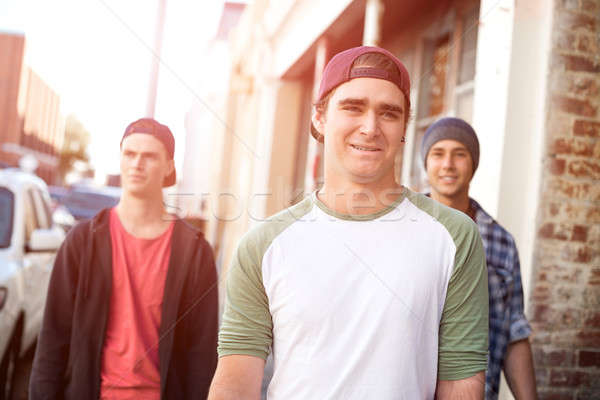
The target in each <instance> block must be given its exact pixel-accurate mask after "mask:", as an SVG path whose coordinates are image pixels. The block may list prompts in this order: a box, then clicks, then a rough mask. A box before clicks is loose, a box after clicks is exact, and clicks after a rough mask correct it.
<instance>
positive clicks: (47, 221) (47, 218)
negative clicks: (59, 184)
mask: <svg viewBox="0 0 600 400" xmlns="http://www.w3.org/2000/svg"><path fill="white" fill-rule="evenodd" d="M29 192H30V193H31V197H32V199H33V204H35V215H36V217H37V221H38V227H39V228H41V229H50V228H51V227H52V214H51V213H50V208H49V207H48V204H47V203H46V201H47V200H45V199H44V198H43V195H42V193H41V192H40V190H39V189H37V188H35V189H29Z"/></svg>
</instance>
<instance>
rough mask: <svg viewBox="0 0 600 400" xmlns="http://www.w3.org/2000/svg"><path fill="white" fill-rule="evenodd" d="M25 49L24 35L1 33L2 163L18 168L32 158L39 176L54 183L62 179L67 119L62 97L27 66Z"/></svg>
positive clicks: (0, 102) (0, 125)
mask: <svg viewBox="0 0 600 400" xmlns="http://www.w3.org/2000/svg"><path fill="white" fill-rule="evenodd" d="M25 47H26V43H25V37H24V36H23V35H22V34H13V33H0V59H2V62H1V63H0V143H1V145H0V161H1V162H3V163H4V164H6V165H9V166H15V167H16V166H18V165H19V159H20V158H21V157H22V156H23V155H25V154H30V155H33V156H35V158H36V159H37V161H38V167H37V169H36V171H35V172H36V174H37V175H39V176H40V177H42V179H44V180H45V181H46V182H47V183H48V184H52V183H55V182H56V181H57V179H59V176H58V172H57V171H58V169H57V168H56V167H57V165H58V156H59V154H60V150H61V148H62V145H63V140H64V130H65V119H64V117H63V116H62V115H61V113H60V98H59V96H58V95H57V94H56V92H55V91H54V90H53V89H52V88H50V87H49V86H48V84H47V83H45V82H44V80H43V79H42V78H41V77H40V76H39V75H38V74H37V73H35V71H33V70H32V69H31V68H30V67H29V66H27V65H26V64H25V63H24V55H25Z"/></svg>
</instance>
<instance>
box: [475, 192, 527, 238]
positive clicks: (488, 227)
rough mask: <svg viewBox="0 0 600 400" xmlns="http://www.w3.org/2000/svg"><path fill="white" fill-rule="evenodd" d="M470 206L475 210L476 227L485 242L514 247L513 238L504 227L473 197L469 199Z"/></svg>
mask: <svg viewBox="0 0 600 400" xmlns="http://www.w3.org/2000/svg"><path fill="white" fill-rule="evenodd" d="M471 206H472V207H473V208H474V210H475V220H476V221H477V228H478V230H479V233H480V234H481V238H482V239H483V241H484V243H485V244H490V243H497V246H508V247H511V248H516V242H515V239H514V238H513V236H512V235H511V233H510V232H509V231H507V230H506V228H504V227H503V226H502V225H500V224H499V223H498V221H496V220H495V219H494V218H493V217H492V216H491V215H489V214H488V213H487V212H486V211H485V210H484V209H483V207H481V206H480V205H479V203H477V202H476V201H475V200H473V199H471Z"/></svg>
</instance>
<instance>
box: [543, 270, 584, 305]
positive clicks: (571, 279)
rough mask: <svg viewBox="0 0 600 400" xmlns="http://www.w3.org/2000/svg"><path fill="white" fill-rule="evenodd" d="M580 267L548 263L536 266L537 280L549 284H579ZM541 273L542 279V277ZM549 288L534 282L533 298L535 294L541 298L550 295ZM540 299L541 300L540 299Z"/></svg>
mask: <svg viewBox="0 0 600 400" xmlns="http://www.w3.org/2000/svg"><path fill="white" fill-rule="evenodd" d="M581 272H582V271H581V267H578V266H572V265H560V264H550V265H543V264H542V265H541V266H540V267H539V268H538V282H547V283H548V284H550V285H556V284H565V283H571V284H580V283H582V282H581V281H582V279H581V276H582V274H581ZM542 275H543V279H542ZM553 287H554V286H553ZM550 293H551V292H550V288H549V287H547V286H545V285H540V284H536V287H535V289H534V290H533V298H534V299H535V296H536V294H538V295H539V296H540V297H541V298H544V297H548V296H550ZM540 301H541V300H540Z"/></svg>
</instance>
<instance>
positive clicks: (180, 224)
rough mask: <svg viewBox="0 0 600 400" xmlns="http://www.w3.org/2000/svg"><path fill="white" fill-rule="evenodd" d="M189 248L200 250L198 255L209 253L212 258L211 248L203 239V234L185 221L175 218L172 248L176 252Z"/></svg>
mask: <svg viewBox="0 0 600 400" xmlns="http://www.w3.org/2000/svg"><path fill="white" fill-rule="evenodd" d="M190 246H193V247H195V248H196V249H198V250H200V252H201V253H200V255H202V254H204V252H205V251H209V252H210V254H211V256H212V247H211V246H210V244H209V243H208V241H207V240H206V238H205V237H204V233H202V231H201V230H200V229H198V228H197V227H195V226H194V225H192V224H191V223H189V222H187V221H186V220H185V219H182V218H176V219H175V226H174V227H173V236H172V248H173V250H175V251H178V249H185V248H189V247H190Z"/></svg>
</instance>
